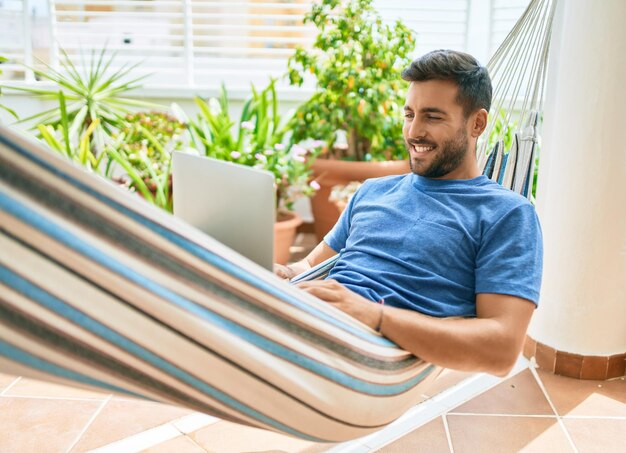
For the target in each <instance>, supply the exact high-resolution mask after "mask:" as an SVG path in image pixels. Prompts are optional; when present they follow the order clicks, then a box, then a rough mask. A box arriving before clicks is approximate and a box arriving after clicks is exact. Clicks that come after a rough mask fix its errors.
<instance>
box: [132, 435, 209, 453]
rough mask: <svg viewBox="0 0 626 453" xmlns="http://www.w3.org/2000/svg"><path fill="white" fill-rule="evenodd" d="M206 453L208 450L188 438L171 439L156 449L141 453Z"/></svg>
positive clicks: (156, 446) (152, 448) (148, 449)
mask: <svg viewBox="0 0 626 453" xmlns="http://www.w3.org/2000/svg"><path fill="white" fill-rule="evenodd" d="M173 452H176V453H206V450H205V449H204V448H202V447H200V446H199V445H198V444H196V443H195V442H194V441H192V440H191V439H190V438H189V437H187V436H180V437H176V438H174V439H170V440H168V441H166V442H163V443H161V444H159V445H155V446H154V447H150V448H147V449H145V450H142V452H141V453H173Z"/></svg>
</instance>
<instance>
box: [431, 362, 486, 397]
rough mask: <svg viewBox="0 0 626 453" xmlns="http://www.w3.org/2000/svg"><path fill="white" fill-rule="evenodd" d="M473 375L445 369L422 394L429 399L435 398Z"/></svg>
mask: <svg viewBox="0 0 626 453" xmlns="http://www.w3.org/2000/svg"><path fill="white" fill-rule="evenodd" d="M474 375H475V374H474V373H466V372H463V371H456V370H447V369H445V370H443V371H442V372H441V374H440V375H439V376H437V378H436V379H435V380H434V381H433V383H432V384H431V385H430V386H428V388H426V390H425V392H424V394H425V395H426V396H429V397H432V396H435V395H437V394H439V393H441V392H443V391H444V390H448V389H450V388H451V387H453V386H455V385H456V384H459V383H460V382H463V381H464V380H465V379H468V378H469V377H471V376H474Z"/></svg>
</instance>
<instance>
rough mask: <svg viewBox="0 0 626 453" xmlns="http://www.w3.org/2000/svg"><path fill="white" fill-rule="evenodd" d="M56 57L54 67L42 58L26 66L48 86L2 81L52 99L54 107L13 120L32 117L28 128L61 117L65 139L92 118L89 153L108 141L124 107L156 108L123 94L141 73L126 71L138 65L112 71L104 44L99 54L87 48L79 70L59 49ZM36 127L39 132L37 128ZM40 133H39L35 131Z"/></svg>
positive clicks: (81, 132) (85, 127)
mask: <svg viewBox="0 0 626 453" xmlns="http://www.w3.org/2000/svg"><path fill="white" fill-rule="evenodd" d="M61 53H62V58H61V61H60V69H59V70H57V69H55V68H53V67H51V66H50V65H48V64H46V63H45V62H43V61H40V63H41V64H42V65H43V66H44V67H45V70H39V69H36V68H30V69H32V71H33V72H34V73H35V76H36V77H37V78H38V79H39V80H47V81H49V82H53V83H54V84H55V85H56V87H54V88H50V89H48V88H41V87H27V86H13V85H5V88H6V89H10V90H17V91H23V92H27V93H31V94H32V95H34V96H36V97H37V98H39V99H42V100H45V101H56V102H57V105H55V106H54V107H52V108H50V109H48V110H44V111H42V112H39V113H36V114H35V115H32V116H29V117H27V118H22V119H21V120H20V121H19V122H20V123H26V122H31V121H33V122H36V125H35V126H33V129H39V127H38V126H39V125H41V124H44V125H46V126H51V127H52V128H53V129H55V130H56V129H58V128H59V126H60V125H61V124H62V122H63V121H65V122H66V123H67V124H69V125H70V127H69V129H68V130H67V131H66V132H67V135H68V137H67V138H69V140H66V142H68V143H69V141H71V140H73V139H75V138H76V137H78V136H84V134H85V133H86V132H87V130H88V129H89V128H90V126H91V125H92V123H93V122H94V121H97V125H96V127H95V128H92V130H91V132H90V134H89V136H90V139H89V148H90V150H91V152H92V153H93V154H94V156H96V157H98V156H99V154H100V153H101V152H103V150H104V147H105V146H106V145H107V143H108V142H109V141H110V139H111V136H112V134H113V133H114V132H116V131H117V130H118V129H119V128H120V125H121V123H122V121H123V119H124V116H125V115H126V114H127V113H128V112H129V108H137V107H143V108H156V107H159V106H158V105H156V104H153V103H149V102H144V101H139V100H135V99H129V98H125V97H123V96H122V95H123V94H124V93H126V92H128V91H130V90H133V89H136V88H139V87H140V85H139V83H138V82H139V81H141V80H143V79H144V78H146V77H148V76H147V75H144V76H140V77H135V78H132V79H130V80H128V76H129V75H130V73H131V72H132V71H133V70H134V69H135V67H136V66H137V65H138V64H140V63H136V64H134V65H129V64H124V65H123V66H122V67H120V68H118V69H116V70H113V69H111V68H112V67H114V61H115V53H113V54H108V53H107V50H106V49H102V50H101V51H100V53H98V54H97V53H95V52H92V53H91V56H90V58H89V63H88V66H87V67H85V68H84V70H83V71H82V72H81V71H79V70H78V68H76V66H75V65H74V63H73V62H72V61H71V59H70V58H69V56H68V55H67V53H66V52H65V51H64V50H63V49H61ZM39 132H41V131H40V130H39ZM40 137H41V136H40Z"/></svg>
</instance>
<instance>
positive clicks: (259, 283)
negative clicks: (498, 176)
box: [0, 135, 397, 349]
mask: <svg viewBox="0 0 626 453" xmlns="http://www.w3.org/2000/svg"><path fill="white" fill-rule="evenodd" d="M0 142H3V143H5V144H6V145H7V146H10V147H11V148H13V149H14V150H15V151H16V152H17V153H18V154H21V155H22V156H24V157H26V158H28V159H29V160H31V161H33V162H35V163H36V164H37V165H39V166H40V167H43V168H45V169H47V170H48V171H50V172H51V173H53V174H55V175H56V176H58V177H59V178H61V179H63V180H65V181H67V182H69V183H71V184H72V185H74V186H76V187H77V188H78V189H79V190H81V191H83V192H86V193H88V194H90V195H91V196H93V197H94V198H96V199H98V200H99V201H101V202H102V203H104V204H106V205H108V206H110V207H111V208H113V209H115V210H116V211H118V212H120V213H121V214H123V215H125V216H127V217H130V218H132V219H133V220H134V221H135V222H137V223H139V224H141V225H142V226H144V227H146V228H148V229H149V230H151V231H152V232H154V233H156V234H158V235H160V236H162V237H164V238H166V239H167V240H168V241H169V242H171V243H173V244H176V245H177V246H178V247H180V248H182V249H183V250H185V251H187V252H189V253H191V254H192V255H194V256H196V257H198V258H200V259H201V260H203V261H204V262H207V263H209V264H211V265H212V266H214V267H216V268H218V269H220V270H222V271H224V272H226V273H228V274H230V275H232V276H234V277H236V278H237V279H239V280H242V281H244V282H246V283H248V284H249V285H251V286H254V287H256V288H259V289H260V290H262V291H263V292H265V293H267V294H270V295H272V296H274V297H276V298H278V299H280V300H281V301H283V302H287V303H289V304H291V305H293V306H295V307H297V308H298V309H300V310H302V311H304V312H306V313H308V314H310V315H313V316H315V317H317V318H319V319H322V320H324V321H325V322H328V323H329V324H332V325H334V326H335V327H338V328H340V329H342V330H344V331H347V332H349V333H350V334H352V335H354V336H356V337H358V338H360V339H363V340H366V341H368V342H370V343H374V344H377V345H379V346H386V347H390V348H394V349H395V348H397V345H396V344H395V343H393V342H392V341H390V340H388V339H387V338H384V337H381V336H378V335H374V334H371V333H368V332H364V331H361V330H360V329H357V328H355V327H353V326H352V325H350V324H346V323H344V322H342V321H341V320H339V319H337V318H333V317H332V316H330V315H328V314H326V313H324V312H322V311H319V310H317V309H315V308H314V307H312V306H310V305H308V304H306V303H304V302H302V301H300V300H299V299H298V298H296V297H293V296H291V295H290V294H287V293H285V292H284V291H282V290H280V289H279V288H276V287H275V286H274V285H272V284H270V283H268V282H265V281H263V280H261V279H259V278H256V277H254V276H253V275H251V274H250V273H248V272H246V271H244V270H242V269H240V268H239V267H237V266H235V265H233V264H232V263H230V262H228V261H226V260H225V259H224V258H222V257H220V256H218V255H215V254H214V253H212V252H210V251H208V250H206V249H205V248H203V247H200V246H199V245H197V244H195V243H193V242H191V241H189V240H187V239H186V238H184V237H182V236H180V235H179V234H177V233H174V232H172V231H170V230H168V229H166V228H164V227H162V226H161V225H159V224H157V223H154V222H153V221H151V220H148V219H146V218H145V217H142V216H141V215H139V214H137V213H136V212H134V211H132V210H130V209H128V208H126V207H124V206H122V205H120V204H119V203H117V202H115V201H113V200H111V199H110V198H108V197H105V196H104V195H102V194H101V193H99V192H97V191H95V190H93V189H91V188H90V187H89V186H87V185H85V184H83V183H81V182H80V181H78V180H76V179H75V178H73V177H71V176H69V175H67V174H66V173H63V172H62V171H61V170H59V169H58V168H56V167H54V166H52V165H50V164H48V163H47V162H45V161H43V160H42V159H40V158H39V157H37V156H35V155H33V154H32V153H30V152H28V151H27V150H25V149H24V148H22V147H21V146H20V145H18V144H16V143H14V142H12V141H11V140H10V139H8V138H7V137H6V136H3V135H0Z"/></svg>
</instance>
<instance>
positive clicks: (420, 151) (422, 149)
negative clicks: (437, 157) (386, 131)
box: [411, 145, 435, 156]
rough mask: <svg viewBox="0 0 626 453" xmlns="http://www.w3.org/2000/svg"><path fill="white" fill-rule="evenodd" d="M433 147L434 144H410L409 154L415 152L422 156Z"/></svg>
mask: <svg viewBox="0 0 626 453" xmlns="http://www.w3.org/2000/svg"><path fill="white" fill-rule="evenodd" d="M433 149H435V147H434V146H426V145H411V154H416V155H417V156H423V155H425V154H428V153H429V152H431V151H432V150H433Z"/></svg>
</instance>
